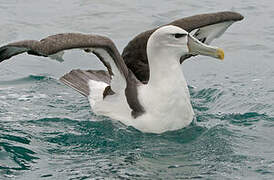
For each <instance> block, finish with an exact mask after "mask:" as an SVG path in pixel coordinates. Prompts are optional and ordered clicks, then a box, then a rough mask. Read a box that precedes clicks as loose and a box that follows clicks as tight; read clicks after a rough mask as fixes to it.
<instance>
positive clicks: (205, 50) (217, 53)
mask: <svg viewBox="0 0 274 180" xmlns="http://www.w3.org/2000/svg"><path fill="white" fill-rule="evenodd" d="M187 45H188V49H189V54H192V55H204V56H211V57H214V58H217V59H221V60H223V59H224V51H223V50H222V49H221V48H218V47H214V46H209V45H207V44H204V43H202V42H200V41H199V40H198V39H196V38H194V37H193V36H192V35H190V34H189V35H188V43H187Z"/></svg>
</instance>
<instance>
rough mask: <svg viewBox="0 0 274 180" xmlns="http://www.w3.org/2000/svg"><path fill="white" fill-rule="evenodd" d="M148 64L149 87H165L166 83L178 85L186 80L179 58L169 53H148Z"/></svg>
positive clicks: (163, 51)
mask: <svg viewBox="0 0 274 180" xmlns="http://www.w3.org/2000/svg"><path fill="white" fill-rule="evenodd" d="M148 63H149V69H150V76H149V81H148V85H149V86H158V85H159V86H163V84H165V83H178V81H181V80H182V79H184V77H183V72H182V69H181V67H180V63H179V57H176V56H173V55H170V53H169V52H168V51H165V50H162V51H160V52H159V51H156V53H154V51H153V50H150V51H148Z"/></svg>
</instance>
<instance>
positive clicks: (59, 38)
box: [0, 33, 144, 116]
mask: <svg viewBox="0 0 274 180" xmlns="http://www.w3.org/2000/svg"><path fill="white" fill-rule="evenodd" d="M70 49H83V50H84V51H85V52H88V53H89V52H92V53H93V54H95V55H96V56H97V57H98V58H99V59H100V61H101V62H102V63H103V64H104V65H105V66H106V68H107V69H108V73H109V75H110V76H111V81H110V87H111V90H112V91H113V92H116V93H118V92H119V93H120V92H124V93H125V95H126V97H127V102H128V104H129V106H130V108H131V109H132V114H133V115H134V116H135V115H139V114H142V113H143V112H144V109H143V107H142V106H141V105H140V103H139V100H138V96H137V85H138V84H139V83H140V82H139V81H138V80H137V79H136V77H135V76H134V74H133V73H132V72H131V71H130V70H128V68H127V66H126V64H125V62H124V60H123V58H122V57H121V55H120V53H119V51H118V50H117V48H116V46H115V44H114V43H113V42H112V41H111V40H110V39H109V38H107V37H104V36H99V35H86V34H80V33H64V34H57V35H53V36H49V37H47V38H45V39H42V40H41V41H34V40H25V41H19V42H15V43H10V44H7V45H5V46H2V47H0V62H2V61H4V60H7V59H9V58H11V57H12V56H15V55H18V54H21V53H24V52H27V53H28V54H31V55H36V56H45V57H53V58H55V59H60V55H62V52H63V51H65V50H70ZM96 76H97V75H95V76H93V78H94V77H96ZM67 77H68V76H67ZM70 77H72V76H71V74H70ZM79 77H80V78H83V79H85V78H87V77H86V76H85V75H80V76H79V74H77V76H75V79H77V78H78V79H79ZM65 79H66V78H63V80H64V81H65ZM91 79H92V78H91ZM64 81H63V82H64ZM86 82H88V81H87V80H84V81H81V84H76V83H77V81H75V80H74V79H73V80H71V81H68V78H67V79H66V84H69V83H70V86H71V87H74V88H77V90H78V91H79V92H81V93H82V94H84V95H87V94H88V92H87V88H86V87H87V84H85V83H86Z"/></svg>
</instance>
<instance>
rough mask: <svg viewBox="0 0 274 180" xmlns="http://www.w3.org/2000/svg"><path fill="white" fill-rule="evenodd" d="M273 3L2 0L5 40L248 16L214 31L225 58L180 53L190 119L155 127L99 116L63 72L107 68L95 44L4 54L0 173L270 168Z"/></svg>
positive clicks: (115, 32) (0, 34) (256, 173)
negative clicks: (202, 16)
mask: <svg viewBox="0 0 274 180" xmlns="http://www.w3.org/2000/svg"><path fill="white" fill-rule="evenodd" d="M273 9H274V3H273V2H272V1H270V0H262V1H256V0H246V1H239V0H230V1H218V0H205V1H199V2H198V1H191V0H184V1H181V0H169V1H164V0H157V1H156V0H146V1H144V0H141V1H139V0H138V1H137V0H130V1H122V0H113V1H106V0H93V1H88V0H66V1H64V0H63V1H61V0H47V1H43V0H25V1H18V0H1V3H0V16H1V21H0V26H1V28H0V43H1V44H6V43H7V42H11V41H16V40H22V39H41V38H43V37H45V36H47V35H51V34H55V33H60V32H82V33H97V34H102V35H107V36H108V37H111V38H112V39H113V41H114V42H115V43H116V45H117V47H118V49H119V50H120V51H122V49H123V48H124V46H125V45H126V44H127V42H128V41H129V40H130V39H131V38H132V37H134V36H135V35H137V34H138V33H140V32H142V31H144V30H147V29H151V28H154V27H156V26H159V25H162V24H165V23H168V22H170V21H172V20H175V19H177V18H181V17H186V16H191V15H194V14H199V13H207V12H217V11H224V10H233V11H236V12H240V13H241V14H242V15H244V16H245V19H244V20H243V21H241V22H238V23H235V24H233V25H232V26H231V27H230V28H229V29H228V31H227V32H226V33H225V34H224V35H223V36H222V37H220V38H219V39H218V40H216V41H214V42H213V44H214V45H216V46H219V47H222V48H223V49H224V51H225V60H224V61H223V62H222V61H218V60H215V59H212V58H209V57H195V58H191V59H190V60H188V61H187V62H186V63H184V65H183V67H182V68H183V71H184V74H185V76H186V79H187V81H188V84H189V87H190V93H191V101H192V104H193V107H194V111H195V114H196V117H195V120H194V122H193V123H192V124H191V125H190V126H188V127H186V128H184V129H181V130H178V131H173V132H166V133H163V134H159V135H157V134H148V133H142V132H139V131H138V130H136V129H134V128H132V127H126V126H124V125H123V124H121V123H119V122H116V121H113V120H111V119H109V118H107V117H102V116H96V115H95V114H94V113H93V112H92V111H91V110H90V107H89V103H88V101H87V99H86V98H85V97H83V96H81V95H80V94H78V93H77V92H75V91H74V90H72V89H70V88H68V87H66V86H65V85H63V84H62V83H60V82H59V81H58V78H59V77H60V76H61V75H63V74H64V73H66V72H68V71H70V70H71V69H73V68H81V69H92V68H96V69H100V68H103V66H102V65H101V64H100V63H99V61H98V60H97V59H96V58H95V57H94V56H92V55H86V54H83V53H81V52H79V51H76V50H75V51H71V52H68V53H67V54H65V62H64V63H58V62H55V61H53V60H50V59H47V58H41V57H34V56H27V55H19V56H17V57H14V58H12V59H11V60H9V61H6V62H3V63H1V64H0V179H64V180H65V179H73V180H74V179H75V180H76V179H273V178H274V133H273V128H274V112H273V110H274V83H273V82H274V60H273V57H272V56H273V53H274V49H273V46H274V33H273V32H274V21H273V17H274V11H273Z"/></svg>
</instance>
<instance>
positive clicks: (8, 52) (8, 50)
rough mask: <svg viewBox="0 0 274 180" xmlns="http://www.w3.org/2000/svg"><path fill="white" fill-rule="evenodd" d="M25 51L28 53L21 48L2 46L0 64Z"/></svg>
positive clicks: (25, 49) (0, 48)
mask: <svg viewBox="0 0 274 180" xmlns="http://www.w3.org/2000/svg"><path fill="white" fill-rule="evenodd" d="M26 51H28V49H27V48H23V47H16V46H10V45H6V46H2V47H0V63H1V62H3V61H4V60H7V59H10V58H11V57H12V56H15V55H17V54H21V53H24V52H26Z"/></svg>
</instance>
